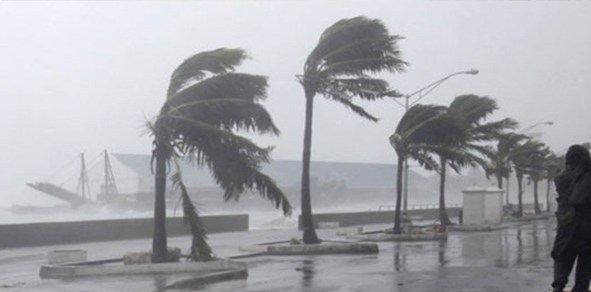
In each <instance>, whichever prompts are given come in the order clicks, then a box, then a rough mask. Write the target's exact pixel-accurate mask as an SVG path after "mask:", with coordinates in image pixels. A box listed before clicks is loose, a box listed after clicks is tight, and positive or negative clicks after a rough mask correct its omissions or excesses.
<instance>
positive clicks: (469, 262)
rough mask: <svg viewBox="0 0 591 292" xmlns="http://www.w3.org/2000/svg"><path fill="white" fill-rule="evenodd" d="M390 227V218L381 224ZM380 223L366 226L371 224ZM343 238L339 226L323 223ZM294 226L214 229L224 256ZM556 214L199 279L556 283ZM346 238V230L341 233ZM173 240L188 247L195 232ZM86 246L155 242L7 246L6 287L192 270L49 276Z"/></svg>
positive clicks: (330, 235)
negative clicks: (370, 251)
mask: <svg viewBox="0 0 591 292" xmlns="http://www.w3.org/2000/svg"><path fill="white" fill-rule="evenodd" d="M380 227H384V226H380ZM377 228H378V226H371V227H366V230H370V229H377ZM318 232H319V235H320V236H321V237H322V238H324V239H339V237H337V236H336V235H335V230H334V229H328V230H318ZM300 236H301V235H300V233H299V232H298V231H297V230H293V229H287V230H286V229H282V230H258V231H251V232H237V233H224V234H213V235H211V236H210V243H211V245H212V246H213V248H214V251H215V252H216V253H217V254H218V255H219V256H221V257H228V256H233V255H238V254H239V253H240V252H238V246H239V245H244V244H253V243H260V242H269V241H277V240H286V239H289V238H291V237H300ZM553 237H554V223H553V220H548V221H534V222H527V223H521V224H513V225H509V226H508V228H506V229H502V230H496V231H492V232H479V233H459V232H453V233H450V234H449V238H448V241H447V242H398V243H394V242H382V243H379V247H380V253H379V254H376V255H324V256H258V257H250V258H243V259H240V260H241V261H244V262H246V263H247V264H248V273H249V276H248V278H247V279H241V280H232V281H226V282H221V283H214V284H207V285H202V286H196V287H193V289H192V290H197V291H400V292H406V291H455V292H462V291H487V292H491V291H528V292H530V291H548V287H549V283H550V280H551V274H552V261H551V259H550V257H549V253H550V249H551V246H552V240H553ZM341 239H342V238H341ZM169 241H170V242H169V245H171V246H179V247H183V248H185V247H187V246H188V244H189V238H188V237H178V238H171V239H170V240H169ZM71 248H82V249H86V250H87V251H88V254H89V259H90V260H96V259H105V258H114V257H118V256H121V254H122V253H124V252H128V251H139V250H148V249H149V248H150V240H148V239H143V240H126V241H119V242H102V243H85V244H75V245H61V246H51V247H37V248H23V249H10V250H0V290H2V291H4V290H6V291H133V290H137V291H162V290H164V287H165V286H166V285H167V284H170V283H171V282H173V281H175V280H179V279H184V278H187V277H189V275H171V276H165V275H159V276H133V277H130V276H127V277H102V278H80V279H76V280H69V281H61V280H41V279H39V277H38V272H39V267H40V265H41V264H43V263H46V261H47V252H48V251H50V250H54V249H71Z"/></svg>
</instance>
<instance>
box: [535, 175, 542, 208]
mask: <svg viewBox="0 0 591 292" xmlns="http://www.w3.org/2000/svg"><path fill="white" fill-rule="evenodd" d="M534 211H535V212H536V214H540V213H542V210H540V203H539V200H538V180H534Z"/></svg>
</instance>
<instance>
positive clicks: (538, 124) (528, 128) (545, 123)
mask: <svg viewBox="0 0 591 292" xmlns="http://www.w3.org/2000/svg"><path fill="white" fill-rule="evenodd" d="M541 125H548V126H552V125H554V122H553V121H547V122H541V123H537V124H533V125H531V126H529V127H527V128H525V129H523V130H521V131H519V132H520V133H526V132H527V131H529V130H531V129H533V128H535V127H537V126H541Z"/></svg>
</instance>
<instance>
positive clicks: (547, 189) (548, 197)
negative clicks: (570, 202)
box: [546, 179, 551, 213]
mask: <svg viewBox="0 0 591 292" xmlns="http://www.w3.org/2000/svg"><path fill="white" fill-rule="evenodd" d="M550 183H551V181H550V179H548V180H547V181H546V212H548V213H550Z"/></svg>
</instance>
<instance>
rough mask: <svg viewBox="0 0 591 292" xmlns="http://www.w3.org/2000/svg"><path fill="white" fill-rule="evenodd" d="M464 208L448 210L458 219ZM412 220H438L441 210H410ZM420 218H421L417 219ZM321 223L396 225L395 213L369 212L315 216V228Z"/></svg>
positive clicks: (343, 225) (451, 215)
mask: <svg viewBox="0 0 591 292" xmlns="http://www.w3.org/2000/svg"><path fill="white" fill-rule="evenodd" d="M460 210H462V208H447V214H448V215H449V216H450V217H457V216H458V214H459V213H460ZM407 213H408V215H409V216H410V217H411V218H416V219H418V220H437V219H438V218H439V209H417V210H408V211H407ZM417 217H419V218H417ZM319 222H338V223H339V226H340V227H347V226H356V225H369V224H383V223H392V224H393V223H394V211H367V212H351V213H323V214H314V226H316V227H318V223H319ZM298 228H299V229H302V216H301V215H300V216H299V217H298Z"/></svg>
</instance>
